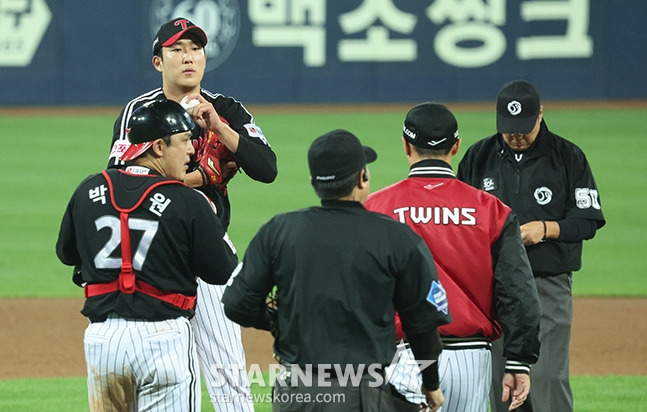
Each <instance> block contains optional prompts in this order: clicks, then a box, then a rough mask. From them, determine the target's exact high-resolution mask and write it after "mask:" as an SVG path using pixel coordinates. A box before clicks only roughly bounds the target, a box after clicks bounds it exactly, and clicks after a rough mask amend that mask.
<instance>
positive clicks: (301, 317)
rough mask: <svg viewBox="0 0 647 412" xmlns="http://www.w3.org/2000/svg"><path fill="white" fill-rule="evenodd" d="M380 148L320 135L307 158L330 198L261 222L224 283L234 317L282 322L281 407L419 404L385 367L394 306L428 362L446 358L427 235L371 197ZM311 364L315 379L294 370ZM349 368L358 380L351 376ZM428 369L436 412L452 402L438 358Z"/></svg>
mask: <svg viewBox="0 0 647 412" xmlns="http://www.w3.org/2000/svg"><path fill="white" fill-rule="evenodd" d="M376 157H377V154H376V153H375V151H374V150H373V149H371V148H369V147H366V146H362V145H361V143H360V142H359V140H358V139H357V137H355V136H354V135H353V134H351V133H350V132H347V131H344V130H335V131H332V132H330V133H327V134H325V135H323V136H321V137H319V138H317V139H316V140H315V141H314V143H313V144H312V145H311V146H310V149H309V151H308V163H309V166H310V176H311V177H310V178H311V182H312V185H313V187H314V189H315V192H316V193H317V195H318V196H319V198H321V206H319V207H309V208H306V209H301V210H298V211H294V212H290V213H284V214H280V215H277V216H275V217H274V218H272V219H271V220H270V221H269V222H267V223H266V224H265V225H263V227H261V229H260V230H259V231H258V233H257V234H256V236H255V237H254V238H253V239H252V241H251V242H250V244H249V247H248V248H247V252H246V253H245V259H244V261H243V263H241V265H240V266H239V268H238V269H237V272H235V273H237V275H236V274H235V275H234V276H235V277H234V278H233V281H232V283H231V284H230V285H229V286H228V287H227V289H226V290H225V293H224V296H223V299H222V301H223V304H224V306H225V314H226V315H227V316H229V317H230V318H231V319H232V320H233V321H235V322H237V323H240V324H241V325H242V326H253V327H256V328H259V329H267V330H270V329H274V330H275V342H274V352H275V354H276V356H277V358H278V359H279V361H280V362H281V364H282V365H284V367H285V368H286V371H285V372H286V375H284V376H283V379H279V380H277V382H276V383H275V386H274V403H273V410H275V411H281V410H296V409H294V408H295V407H298V408H299V409H298V410H300V411H339V410H343V411H391V410H402V411H419V410H420V406H419V405H415V404H411V403H408V402H406V401H405V400H404V398H403V397H401V396H400V395H398V394H397V393H396V392H395V390H394V389H393V387H392V386H391V385H390V384H388V383H387V379H386V378H385V376H384V373H383V369H384V367H385V366H387V365H389V364H390V363H391V362H392V361H393V360H394V355H395V354H396V347H395V325H394V322H393V319H394V316H395V311H396V310H397V311H398V312H399V313H400V317H401V319H402V326H403V329H404V331H405V332H406V334H407V337H408V338H409V343H410V344H411V349H412V351H413V353H414V355H415V357H416V359H417V360H419V361H436V360H437V359H438V354H439V353H440V350H441V342H440V339H439V336H438V331H437V327H438V326H440V325H442V324H445V323H448V322H450V321H451V318H450V315H449V312H448V303H447V298H446V294H445V291H444V289H443V287H442V285H441V284H440V282H439V281H438V277H437V273H436V269H435V265H434V261H433V258H432V256H431V253H430V252H429V249H428V248H427V245H426V244H425V243H424V241H423V240H422V239H421V238H420V237H419V236H418V235H416V234H415V233H414V231H413V230H411V229H410V228H409V227H408V226H406V225H403V224H401V223H399V222H396V221H394V220H393V219H391V218H389V217H387V216H384V215H381V214H378V213H374V212H369V211H367V210H366V209H365V208H364V206H363V203H364V201H365V200H366V197H367V195H368V193H369V189H370V174H369V170H368V167H367V163H370V162H372V161H374V160H375V159H376ZM274 286H276V288H277V290H278V310H277V312H276V315H277V318H276V319H275V320H272V319H271V318H269V319H268V317H267V313H266V309H265V299H266V296H267V295H268V292H270V291H271V290H272V288H273V287H274ZM276 331H278V332H276ZM303 371H305V373H306V374H307V373H308V371H310V372H311V373H312V374H314V375H316V376H314V377H313V376H312V375H311V376H309V377H310V378H312V379H311V380H310V381H308V382H303V380H302V379H298V378H297V376H301V375H302V372H303ZM297 372H298V374H297ZM349 374H352V375H353V376H355V377H356V378H357V380H355V381H353V380H352V379H351V380H346V379H343V378H344V377H346V378H348V376H349ZM422 376H423V386H424V387H423V388H422V391H423V393H424V394H425V395H426V403H427V404H428V406H429V408H430V410H431V411H435V410H437V409H438V408H439V407H440V406H441V405H442V403H443V401H444V398H443V395H442V392H441V391H440V389H439V387H438V368H437V363H436V362H434V363H433V364H431V365H430V366H428V367H427V368H423V371H422ZM326 399H328V400H329V402H328V403H325V402H321V401H322V400H324V401H325V400H326ZM308 400H311V401H312V402H310V403H309V402H308ZM342 402H343V404H342V405H340V403H342ZM290 408H291V409H290Z"/></svg>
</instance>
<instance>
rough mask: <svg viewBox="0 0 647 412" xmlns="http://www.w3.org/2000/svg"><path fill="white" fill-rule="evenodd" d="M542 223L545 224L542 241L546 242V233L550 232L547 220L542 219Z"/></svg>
mask: <svg viewBox="0 0 647 412" xmlns="http://www.w3.org/2000/svg"><path fill="white" fill-rule="evenodd" d="M541 223H543V224H544V237H542V238H541V241H542V242H545V241H546V235H547V234H548V231H547V229H546V221H545V220H542V221H541Z"/></svg>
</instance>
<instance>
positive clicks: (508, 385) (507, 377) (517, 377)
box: [501, 373, 530, 411]
mask: <svg viewBox="0 0 647 412" xmlns="http://www.w3.org/2000/svg"><path fill="white" fill-rule="evenodd" d="M528 393H530V375H528V374H527V373H506V374H504V375H503V395H502V396H501V401H502V402H507V401H508V399H510V407H509V408H508V410H509V411H511V410H513V409H517V408H518V407H520V406H521V405H523V403H524V402H525V401H526V398H527V397H528Z"/></svg>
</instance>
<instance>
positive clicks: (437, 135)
mask: <svg viewBox="0 0 647 412" xmlns="http://www.w3.org/2000/svg"><path fill="white" fill-rule="evenodd" d="M402 130H403V132H404V138H405V139H406V140H407V141H408V142H409V143H411V144H412V145H414V146H417V147H423V148H426V149H433V150H442V149H449V148H451V147H452V146H453V145H454V143H456V140H458V122H457V121H456V117H454V115H453V114H452V112H450V111H449V109H448V108H447V107H445V106H443V105H442V104H438V103H433V102H425V103H421V104H419V105H417V106H416V107H414V108H413V109H411V110H409V113H407V117H406V118H405V119H404V127H403V128H402Z"/></svg>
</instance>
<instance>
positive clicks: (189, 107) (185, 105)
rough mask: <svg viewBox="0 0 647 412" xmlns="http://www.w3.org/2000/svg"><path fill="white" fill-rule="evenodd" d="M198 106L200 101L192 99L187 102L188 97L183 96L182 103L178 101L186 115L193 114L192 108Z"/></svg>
mask: <svg viewBox="0 0 647 412" xmlns="http://www.w3.org/2000/svg"><path fill="white" fill-rule="evenodd" d="M199 104H200V101H199V100H198V99H193V100H190V101H189V97H188V96H184V97H183V98H182V101H180V105H182V107H183V108H184V110H186V112H187V113H188V114H193V108H194V107H196V106H197V105H199Z"/></svg>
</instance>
